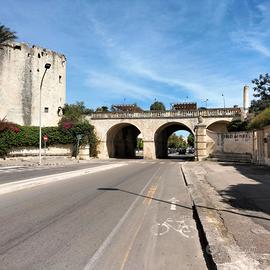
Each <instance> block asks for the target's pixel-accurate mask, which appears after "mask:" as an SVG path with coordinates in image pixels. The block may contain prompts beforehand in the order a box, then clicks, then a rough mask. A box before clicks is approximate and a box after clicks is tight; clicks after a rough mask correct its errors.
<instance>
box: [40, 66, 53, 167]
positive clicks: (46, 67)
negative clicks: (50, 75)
mask: <svg viewBox="0 0 270 270" xmlns="http://www.w3.org/2000/svg"><path fill="white" fill-rule="evenodd" d="M50 67H51V64H49V63H46V64H45V66H44V68H45V70H44V73H43V76H42V79H41V82H40V87H39V165H41V90H42V84H43V80H44V77H45V74H46V72H47V70H48V69H49V68H50Z"/></svg>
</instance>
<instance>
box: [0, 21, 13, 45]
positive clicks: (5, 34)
mask: <svg viewBox="0 0 270 270" xmlns="http://www.w3.org/2000/svg"><path fill="white" fill-rule="evenodd" d="M16 38H17V36H16V32H12V31H11V30H10V29H9V28H8V27H5V26H4V25H0V46H1V45H3V44H4V43H6V42H9V41H13V40H15V39H16Z"/></svg>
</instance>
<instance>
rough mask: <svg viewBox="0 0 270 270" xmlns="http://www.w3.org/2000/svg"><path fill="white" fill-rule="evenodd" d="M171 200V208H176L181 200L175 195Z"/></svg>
mask: <svg viewBox="0 0 270 270" xmlns="http://www.w3.org/2000/svg"><path fill="white" fill-rule="evenodd" d="M169 201H170V202H171V210H173V211H174V210H176V203H177V202H179V200H176V198H175V197H172V198H171V199H170V200H169Z"/></svg>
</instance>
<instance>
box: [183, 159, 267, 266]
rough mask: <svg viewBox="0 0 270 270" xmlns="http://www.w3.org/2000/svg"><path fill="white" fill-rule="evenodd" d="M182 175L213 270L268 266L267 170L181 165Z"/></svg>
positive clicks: (208, 163) (245, 166) (255, 167)
mask: <svg viewBox="0 0 270 270" xmlns="http://www.w3.org/2000/svg"><path fill="white" fill-rule="evenodd" d="M182 170H183V173H184V175H185V178H186V182H187V184H188V188H189V190H190V194H191V197H192V199H193V202H194V205H195V207H196V209H197V212H198V215H199V218H200V221H201V223H202V226H203V228H204V231H205V234H206V237H207V240H208V243H209V246H208V252H209V253H211V255H212V257H213V260H214V261H215V263H216V265H217V268H218V269H226V270H230V269H237V270H244V269H245V270H253V269H254V270H256V269H264V270H266V269H267V270H269V269H270V215H269V214H270V213H269V206H270V200H269V197H270V196H269V194H270V168H269V167H258V166H254V165H250V164H249V165H243V164H234V163H215V162H207V161H206V162H193V163H184V164H183V166H182Z"/></svg>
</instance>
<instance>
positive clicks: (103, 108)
mask: <svg viewBox="0 0 270 270" xmlns="http://www.w3.org/2000/svg"><path fill="white" fill-rule="evenodd" d="M96 112H109V108H108V107H107V106H101V107H98V108H97V109H96Z"/></svg>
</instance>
